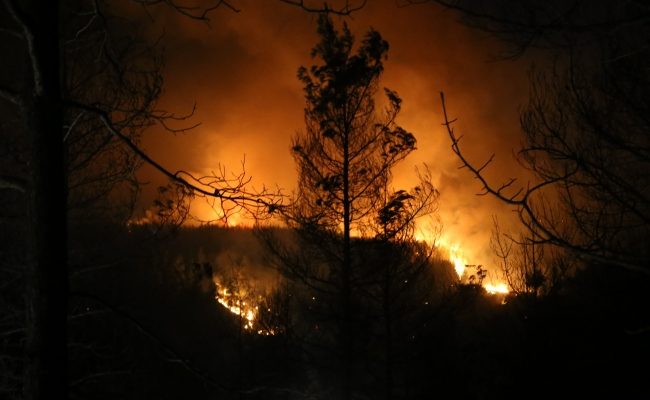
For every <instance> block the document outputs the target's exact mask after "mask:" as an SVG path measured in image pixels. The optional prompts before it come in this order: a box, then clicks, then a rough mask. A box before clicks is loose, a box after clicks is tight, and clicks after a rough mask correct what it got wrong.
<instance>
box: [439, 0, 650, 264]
mask: <svg viewBox="0 0 650 400" xmlns="http://www.w3.org/2000/svg"><path fill="white" fill-rule="evenodd" d="M438 3H441V4H444V5H447V6H449V7H451V8H454V9H457V10H459V11H461V13H462V15H463V17H464V18H465V19H466V20H467V21H468V23H470V24H471V25H473V26H476V27H478V28H479V29H483V30H485V31H488V32H491V33H494V34H495V35H496V36H498V37H499V38H501V39H504V40H506V41H507V43H510V44H512V45H513V47H512V49H513V54H512V55H523V54H524V53H526V52H533V51H534V53H533V54H540V52H544V51H545V52H546V53H542V54H549V55H552V56H553V57H554V60H555V61H554V62H552V63H547V65H543V68H542V69H538V70H537V72H533V73H531V92H530V100H529V103H528V105H527V107H526V108H525V109H524V110H523V112H522V114H521V126H522V130H523V134H524V141H523V145H522V147H521V149H520V150H519V152H518V160H519V161H520V163H521V165H522V166H523V167H524V168H526V169H529V170H530V171H532V173H533V174H534V176H535V180H534V181H533V182H530V183H529V184H528V185H526V186H523V187H521V188H520V189H517V188H514V181H513V180H510V181H507V182H505V183H504V184H502V185H495V184H493V183H491V182H488V181H487V180H486V179H485V178H484V174H483V170H484V168H485V167H486V166H487V164H489V163H490V161H491V159H490V160H489V161H488V162H487V163H486V164H484V165H482V166H476V164H473V163H472V162H470V160H467V159H466V158H465V157H464V156H463V155H462V152H461V149H460V147H459V137H458V136H457V135H455V133H454V132H453V129H452V126H451V124H452V122H453V121H451V120H450V119H449V118H448V117H447V116H445V118H446V120H445V123H446V125H447V127H448V128H449V134H450V137H451V140H452V147H453V150H454V152H455V153H456V154H457V155H459V157H460V159H461V161H462V163H463V165H464V166H465V167H467V168H469V169H470V171H471V172H472V173H473V174H474V175H475V176H476V177H477V178H478V179H479V180H480V181H481V184H482V185H483V187H484V189H485V192H486V193H491V194H493V195H495V196H496V197H498V198H499V199H501V200H502V201H504V202H505V203H507V204H510V205H512V206H514V207H516V208H517V210H518V212H519V215H520V218H521V220H522V222H523V224H524V226H525V227H526V229H527V232H528V233H527V236H528V237H529V239H530V240H532V241H534V242H535V243H536V244H538V245H544V244H552V245H556V246H560V247H562V248H564V249H567V250H569V251H570V252H572V253H573V254H575V255H577V256H579V257H581V258H583V259H584V260H586V261H587V262H593V263H599V264H609V265H617V266H620V267H623V268H627V269H631V270H635V271H639V272H643V273H648V271H649V269H648V261H647V260H648V256H649V255H648V251H647V249H648V246H647V241H646V240H639V239H638V238H645V237H647V236H648V233H649V232H650V223H649V222H650V214H649V213H650V201H649V200H650V192H649V187H650V182H648V175H647V173H645V171H647V170H648V168H649V163H650V153H649V152H648V134H647V133H648V130H650V124H649V123H648V120H647V115H648V113H649V112H650V108H649V106H648V101H647V98H648V93H649V92H650V75H649V74H648V70H647V68H646V67H645V66H646V65H647V61H648V59H649V56H650V53H649V52H648V49H647V46H646V41H645V38H647V36H648V27H647V24H646V23H645V22H644V21H646V20H647V18H648V16H649V15H650V9H649V8H648V7H647V6H646V5H644V4H641V3H638V2H633V1H623V2H606V1H597V2H588V1H572V2H559V1H552V2H545V3H544V4H538V3H533V2H528V1H524V2H519V3H517V4H516V5H514V6H512V7H511V6H510V5H511V2H494V3H490V4H484V3H481V4H479V3H476V2H472V1H467V2H465V1H458V2H444V1H438ZM506 3H508V7H505V4H506ZM548 64H550V65H548ZM443 102H444V99H443ZM445 112H446V111H445Z"/></svg>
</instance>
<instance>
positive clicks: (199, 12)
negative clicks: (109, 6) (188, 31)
mask: <svg viewBox="0 0 650 400" xmlns="http://www.w3.org/2000/svg"><path fill="white" fill-rule="evenodd" d="M132 1H133V2H135V3H137V4H140V5H141V6H142V7H144V8H145V9H146V8H147V7H151V6H156V5H159V4H165V5H167V6H168V7H170V8H171V9H173V10H174V11H176V12H178V13H180V14H181V15H183V16H185V17H188V18H190V19H194V20H198V21H204V22H210V13H211V12H212V11H214V10H216V9H217V8H219V7H222V6H223V7H225V8H228V9H230V10H231V11H233V12H239V11H240V10H239V9H238V8H237V7H235V6H234V5H233V4H232V3H231V2H229V1H226V0H216V1H214V2H213V3H212V4H211V5H209V6H207V7H199V6H184V5H181V4H179V2H178V1H176V0H132Z"/></svg>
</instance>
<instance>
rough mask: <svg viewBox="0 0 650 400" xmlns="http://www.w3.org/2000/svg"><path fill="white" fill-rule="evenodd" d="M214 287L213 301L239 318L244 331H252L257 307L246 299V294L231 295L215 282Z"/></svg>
mask: <svg viewBox="0 0 650 400" xmlns="http://www.w3.org/2000/svg"><path fill="white" fill-rule="evenodd" d="M215 285H216V286H217V294H216V296H215V299H216V300H217V301H218V302H219V304H221V305H223V306H224V307H226V308H227V309H228V310H230V312H231V313H233V314H235V315H238V316H240V317H241V318H242V322H244V324H243V327H244V329H246V330H252V329H253V327H254V323H255V319H257V313H258V309H259V307H258V306H257V305H253V304H252V303H251V301H250V300H247V299H246V297H247V296H246V293H233V292H232V291H230V290H228V288H226V287H224V286H223V285H221V284H220V283H219V282H215Z"/></svg>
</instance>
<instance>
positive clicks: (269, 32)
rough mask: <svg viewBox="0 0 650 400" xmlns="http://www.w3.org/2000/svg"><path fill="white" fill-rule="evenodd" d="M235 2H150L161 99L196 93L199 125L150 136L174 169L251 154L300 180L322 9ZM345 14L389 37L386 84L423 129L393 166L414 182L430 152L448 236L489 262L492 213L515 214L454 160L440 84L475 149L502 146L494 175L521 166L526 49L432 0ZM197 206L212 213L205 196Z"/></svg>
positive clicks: (183, 105) (189, 99)
mask: <svg viewBox="0 0 650 400" xmlns="http://www.w3.org/2000/svg"><path fill="white" fill-rule="evenodd" d="M235 4H236V5H237V6H238V7H239V8H240V9H241V12H239V13H234V12H232V11H230V10H227V9H219V10H217V11H216V12H214V13H213V14H212V15H211V19H212V21H211V23H210V25H209V26H208V25H207V24H204V23H201V22H197V21H191V20H189V19H186V18H180V17H178V16H177V15H174V14H172V13H166V12H165V13H161V14H158V13H156V12H154V13H153V15H154V17H155V22H154V24H153V25H152V30H153V31H157V32H160V30H161V29H162V27H164V31H165V39H164V45H165V49H166V57H165V58H166V67H165V81H166V89H165V93H164V95H163V98H162V100H161V103H160V105H161V107H162V108H165V109H167V110H172V111H176V112H179V113H182V112H187V111H189V110H190V109H191V107H192V104H194V103H196V104H197V107H198V110H197V112H196V115H195V118H194V121H196V122H201V126H200V127H198V128H196V129H195V130H193V131H192V132H190V133H187V134H180V135H176V136H173V135H170V134H169V133H166V132H148V133H147V134H146V136H145V140H144V146H145V148H146V149H147V150H148V152H149V153H150V154H151V155H152V156H154V157H155V158H156V159H158V160H160V161H161V162H162V164H163V165H166V166H167V167H168V168H170V169H180V168H182V169H186V170H190V171H194V172H197V173H199V174H201V173H208V172H209V171H211V170H215V169H216V168H218V165H219V164H221V165H224V166H225V167H226V168H228V169H230V170H234V171H238V170H239V169H240V166H241V161H242V159H243V158H244V156H245V157H246V170H247V172H248V173H249V174H250V175H252V176H253V182H254V183H255V184H256V185H258V186H261V185H262V184H264V185H267V186H275V185H278V186H280V187H282V188H284V189H286V190H287V191H291V190H292V189H293V188H294V185H295V182H296V173H295V167H294V164H293V160H292V158H291V156H290V153H289V147H290V140H291V137H292V136H293V135H294V134H295V133H296V132H297V131H300V130H301V129H302V128H303V106H304V99H303V94H302V87H301V84H300V82H299V81H298V79H297V78H296V71H297V69H298V67H299V66H300V65H311V64H312V61H311V59H310V56H309V53H310V50H311V48H312V47H313V45H314V44H315V43H316V41H317V37H316V33H315V30H316V19H317V16H316V15H314V14H309V13H306V12H304V11H302V10H300V9H298V8H296V7H291V6H288V5H286V4H281V3H279V2H277V1H273V0H267V1H254V0H248V1H238V2H236V3H235ZM335 21H337V22H339V23H341V21H342V20H341V19H338V18H336V19H335ZM346 21H347V22H348V24H349V25H350V27H351V29H352V31H353V32H354V33H355V35H356V37H357V38H361V37H362V36H363V34H364V33H365V32H366V30H367V29H368V28H369V27H373V28H375V29H376V30H378V31H379V32H380V33H381V34H382V36H383V37H384V38H385V39H386V40H387V41H388V42H389V43H390V51H389V54H388V61H387V62H386V64H385V73H384V76H383V80H382V85H383V86H386V87H390V88H391V89H393V90H396V91H397V92H398V93H399V95H400V96H401V97H402V99H403V111H402V114H401V115H400V117H399V120H398V122H399V123H400V124H401V125H402V126H403V127H404V128H405V129H407V130H409V131H411V132H413V133H414V134H415V136H416V138H417V139H418V150H417V151H416V152H415V153H414V154H412V155H411V156H410V157H409V158H408V159H407V160H406V161H405V162H404V163H403V164H402V165H401V166H400V167H399V168H398V169H397V170H395V181H394V183H395V186H396V187H404V188H407V187H409V186H411V185H412V184H413V183H414V182H415V173H414V168H415V166H416V165H421V164H422V163H427V164H428V165H429V167H430V169H431V171H432V175H433V180H434V184H435V185H436V186H437V187H438V189H439V190H440V192H441V194H442V196H441V198H440V211H439V215H440V218H441V220H442V222H443V225H444V234H443V239H444V240H445V241H446V242H447V243H448V244H454V243H456V244H458V245H460V246H461V247H462V249H463V251H464V252H465V255H466V258H467V261H468V262H470V263H485V264H490V263H491V258H490V256H489V247H488V242H489V236H490V228H491V225H492V222H491V221H492V220H491V215H492V214H499V215H500V216H501V217H502V218H505V217H507V216H509V215H512V213H511V212H510V211H508V210H507V209H505V208H503V207H497V203H496V202H495V201H494V200H492V199H490V198H487V197H477V196H475V195H474V194H475V193H477V192H478V191H479V189H480V187H479V186H478V183H477V182H476V181H475V180H473V179H472V178H471V176H470V175H469V174H468V172H467V171H466V170H459V169H458V168H457V167H458V165H459V163H458V160H457V159H456V158H455V155H454V154H453V153H452V152H451V150H450V142H449V138H448V137H447V135H446V132H445V131H444V129H443V127H442V126H441V122H442V115H441V106H440V97H439V92H440V91H444V92H445V93H446V96H447V99H448V109H449V111H450V114H451V116H452V117H457V118H458V122H457V123H456V129H457V132H458V133H460V134H462V135H464V139H463V142H462V144H463V146H464V149H465V151H466V154H467V156H468V157H469V158H470V159H471V160H475V161H476V162H479V161H483V160H485V159H487V157H489V156H490V154H491V153H496V155H497V158H496V161H495V163H494V165H493V166H492V169H491V171H490V173H489V174H488V175H489V176H490V177H492V178H494V179H495V180H502V179H505V178H508V177H511V176H518V174H520V173H521V172H520V171H519V169H518V168H517V164H516V163H515V162H514V161H513V157H512V152H513V150H514V149H516V147H517V145H518V143H519V140H520V131H519V113H518V111H519V109H520V107H521V106H522V105H523V104H524V103H525V100H526V94H527V79H526V78H527V62H526V60H518V61H516V62H515V61H502V60H497V58H498V57H497V56H498V54H499V53H500V52H501V51H503V48H502V47H500V46H501V45H500V44H499V43H498V42H497V41H496V40H494V39H492V38H490V37H488V36H486V35H485V34H484V33H481V32H477V31H473V30H470V29H469V28H466V27H465V26H463V25H461V24H460V23H459V22H458V21H457V15H455V14H454V13H452V12H450V11H445V10H442V9H440V8H438V7H437V6H434V5H430V4H426V5H418V6H410V7H399V6H398V5H397V4H396V2H395V0H381V1H375V0H371V1H369V2H368V4H367V5H366V7H365V8H364V9H363V10H361V11H359V12H357V13H355V14H354V15H353V17H352V18H348V19H346ZM141 177H142V178H143V179H144V180H147V181H150V182H152V185H151V186H152V187H153V186H154V184H156V183H163V182H164V181H163V180H162V179H161V178H160V177H159V176H157V175H156V174H154V173H152V171H150V170H148V169H146V168H145V169H144V170H143V172H142V175H141ZM145 198H146V197H145ZM145 201H147V200H145ZM148 201H149V202H150V198H148ZM194 211H195V212H197V213H198V214H199V215H200V216H202V217H203V218H206V219H207V218H209V217H210V215H209V214H208V212H207V211H206V209H205V207H203V208H202V207H201V206H200V205H196V207H195V208H194ZM504 216H505V217H504ZM422 225H423V226H424V225H426V221H423V224H422Z"/></svg>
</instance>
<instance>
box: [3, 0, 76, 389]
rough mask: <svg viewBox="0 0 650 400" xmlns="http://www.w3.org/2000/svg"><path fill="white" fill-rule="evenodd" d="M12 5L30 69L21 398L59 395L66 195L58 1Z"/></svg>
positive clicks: (63, 371) (63, 360) (63, 367)
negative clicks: (28, 243)
mask: <svg viewBox="0 0 650 400" xmlns="http://www.w3.org/2000/svg"><path fill="white" fill-rule="evenodd" d="M22 4H24V3H22ZM15 11H16V14H17V19H18V22H19V24H20V25H22V26H21V28H22V31H23V33H24V34H25V35H24V36H25V40H26V43H27V52H28V54H27V55H28V57H29V61H28V62H29V64H28V68H29V69H30V71H29V72H30V73H29V74H28V75H29V82H28V84H27V85H26V89H25V92H24V94H23V96H22V99H23V104H22V107H23V109H22V111H23V119H24V123H25V127H26V133H27V135H28V137H29V141H30V145H31V160H30V175H31V176H30V182H29V201H28V207H29V213H28V215H29V221H28V222H29V226H30V236H31V237H30V239H31V247H30V254H29V258H28V263H27V270H26V281H25V283H26V289H25V305H26V329H25V331H26V343H25V357H26V359H25V370H24V387H23V394H24V398H25V399H27V400H36V399H46V398H47V399H66V398H67V384H68V382H67V335H66V327H67V296H68V274H67V226H66V223H67V219H66V208H67V205H66V203H67V202H66V178H65V166H64V144H63V135H62V125H63V115H62V104H61V103H62V101H61V89H60V75H59V73H60V65H59V57H60V54H59V23H58V22H59V21H58V18H59V6H58V1H54V0H48V1H44V2H37V1H34V2H30V3H28V4H26V5H25V8H24V9H22V10H18V9H15ZM15 18H16V17H15Z"/></svg>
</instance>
